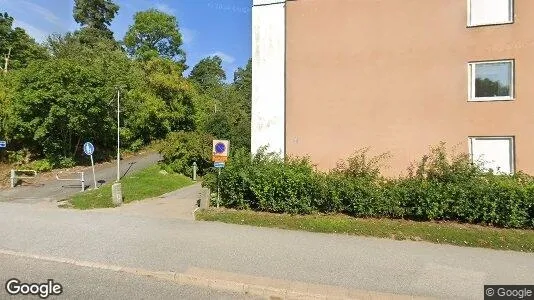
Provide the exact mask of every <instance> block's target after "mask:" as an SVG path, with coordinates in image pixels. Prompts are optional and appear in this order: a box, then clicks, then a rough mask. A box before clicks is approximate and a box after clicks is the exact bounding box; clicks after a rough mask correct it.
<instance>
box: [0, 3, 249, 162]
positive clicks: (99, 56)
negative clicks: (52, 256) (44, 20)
mask: <svg viewBox="0 0 534 300" xmlns="http://www.w3.org/2000/svg"><path fill="white" fill-rule="evenodd" d="M118 9H119V7H118V6H117V5H116V4H114V3H113V2H112V1H111V0H76V1H75V5H74V9H73V12H74V14H73V16H74V19H75V20H76V21H77V22H79V23H80V24H81V25H82V28H81V29H79V30H76V31H74V32H67V33H64V34H52V35H50V36H49V37H48V38H47V40H46V42H45V43H44V45H39V44H37V43H36V42H35V41H34V40H33V39H32V38H31V37H29V36H28V34H26V32H25V31H24V30H23V29H21V28H13V22H14V20H13V18H12V17H11V16H9V15H8V14H7V13H2V14H0V59H2V58H3V57H4V55H7V53H9V52H10V54H9V55H10V57H9V60H8V62H9V66H8V68H9V70H10V71H9V73H8V74H2V75H0V107H1V108H2V109H0V136H1V137H2V138H5V139H6V140H7V141H8V142H9V143H8V145H9V147H10V149H9V150H10V153H15V154H9V156H10V157H11V155H15V156H14V157H20V156H21V155H19V153H21V151H22V152H23V153H25V154H24V156H25V157H26V154H28V153H29V157H31V158H32V159H39V160H45V161H46V162H47V163H46V164H44V165H50V166H57V167H62V166H67V165H68V166H72V162H76V161H77V162H80V161H81V162H85V161H86V157H85V156H84V155H83V154H82V151H81V146H82V145H83V143H84V142H86V141H91V142H93V144H94V145H95V146H96V148H97V149H99V151H97V152H95V159H97V160H99V159H106V158H107V157H108V155H111V154H112V153H114V152H115V151H116V148H115V147H116V140H115V139H116V131H117V119H116V113H117V111H116V106H115V105H116V96H117V90H120V92H121V108H120V114H121V124H120V126H121V128H120V134H121V147H124V148H127V149H130V150H137V149H140V148H141V147H143V146H146V145H148V144H149V143H151V142H154V141H164V142H163V143H162V144H163V145H164V147H166V148H165V149H162V150H161V152H162V153H164V155H165V157H166V160H165V161H166V162H167V163H168V165H169V166H170V168H171V170H174V171H178V172H185V171H188V170H189V169H188V168H190V167H191V165H192V162H193V161H195V162H197V164H198V166H200V167H202V168H208V167H209V166H210V165H211V161H210V155H209V154H210V153H211V150H210V148H211V145H210V143H209V141H210V139H212V138H214V137H217V138H225V139H230V140H231V143H232V145H233V146H232V148H233V149H236V148H246V149H249V148H250V141H249V140H250V128H249V127H250V83H251V64H250V62H249V63H248V64H247V65H246V66H245V67H243V68H239V69H238V70H237V71H236V72H235V74H234V81H233V82H226V78H227V77H226V73H225V71H224V69H223V66H222V59H221V58H220V57H217V56H213V57H206V58H204V59H201V60H200V61H199V62H198V63H197V64H196V65H195V66H194V67H193V69H192V71H191V74H190V75H189V76H188V77H184V75H183V72H184V71H185V69H186V68H187V67H186V65H185V57H186V55H185V52H184V51H183V50H182V48H181V47H182V35H181V33H180V28H179V26H178V21H177V19H176V17H175V16H171V15H169V14H166V13H163V12H160V11H158V10H154V9H150V10H147V11H142V12H138V13H136V14H135V17H134V20H133V24H132V25H131V26H130V27H129V30H128V32H127V33H126V36H125V38H124V42H123V45H124V48H123V47H121V43H119V42H118V41H116V40H115V38H114V37H113V32H111V30H110V29H109V25H110V24H111V21H112V20H113V18H114V17H115V15H116V14H117V13H118ZM2 66H3V65H2ZM2 73H3V72H2ZM6 75H7V76H6ZM184 143H185V144H184ZM5 153H7V152H5V151H4V152H2V154H1V155H2V157H0V160H1V159H6V155H7V154H5ZM10 159H11V158H10ZM66 162H68V163H69V164H67V163H66Z"/></svg>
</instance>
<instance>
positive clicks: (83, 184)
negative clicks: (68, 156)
mask: <svg viewBox="0 0 534 300" xmlns="http://www.w3.org/2000/svg"><path fill="white" fill-rule="evenodd" d="M83 191H85V177H84V175H83V172H82V192H83Z"/></svg>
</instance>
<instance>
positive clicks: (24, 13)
mask: <svg viewBox="0 0 534 300" xmlns="http://www.w3.org/2000/svg"><path fill="white" fill-rule="evenodd" d="M73 3H74V0H0V11H7V12H8V13H9V14H10V15H11V16H13V17H14V18H15V26H18V27H22V28H24V29H25V30H26V31H27V32H28V34H30V35H31V36H32V37H33V38H35V39H36V40H37V41H38V42H42V41H44V40H45V39H46V37H47V36H48V35H49V34H51V33H64V32H67V31H73V30H76V29H77V28H78V24H76V22H74V20H73V18H72V6H73ZM115 3H117V4H118V5H119V6H120V10H119V14H118V15H117V16H116V17H115V20H114V21H113V23H112V25H111V29H112V30H113V32H114V33H115V38H116V39H118V40H122V38H123V37H124V34H125V33H126V31H127V30H128V26H129V25H131V24H132V23H133V15H134V14H135V12H137V11H141V10H146V9H148V8H157V9H159V10H162V11H164V12H167V13H170V14H172V15H175V16H176V18H177V19H178V24H179V27H180V31H181V32H182V35H183V39H184V46H183V48H184V50H185V51H186V53H187V64H188V65H189V66H190V67H193V66H194V65H195V64H196V63H197V62H198V61H199V60H200V59H202V58H204V57H206V56H210V55H215V54H217V55H219V56H221V58H222V59H223V67H224V69H225V71H226V75H227V78H228V79H229V80H232V79H233V73H234V71H235V69H237V67H240V66H244V65H245V64H246V63H247V61H248V59H249V58H250V56H251V51H252V50H251V30H252V29H251V6H252V0H152V1H151V0H129V1H128V0H115ZM190 69H191V68H190Z"/></svg>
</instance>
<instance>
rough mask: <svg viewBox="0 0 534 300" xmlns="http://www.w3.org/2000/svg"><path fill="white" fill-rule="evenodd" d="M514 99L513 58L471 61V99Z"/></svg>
mask: <svg viewBox="0 0 534 300" xmlns="http://www.w3.org/2000/svg"><path fill="white" fill-rule="evenodd" d="M513 99H514V62H513V60H503V61H488V62H474V63H469V100H470V101H494V100H513Z"/></svg>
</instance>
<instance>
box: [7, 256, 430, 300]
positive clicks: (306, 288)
mask: <svg viewBox="0 0 534 300" xmlns="http://www.w3.org/2000/svg"><path fill="white" fill-rule="evenodd" d="M0 254H4V255H10V256H15V257H22V258H31V259H38V260H43V261H50V262H58V263H65V264H70V265H75V266H80V267H86V268H93V269H102V270H109V271H113V272H123V273H128V274H134V275H138V276H147V277H152V278H156V279H160V280H166V281H171V282H175V283H178V284H182V285H192V286H197V287H203V288H210V289H215V290H220V291H228V292H233V293H240V294H245V295H252V296H262V297H268V298H271V299H430V298H422V297H415V296H408V295H397V294H390V293H378V292H370V291H363V290H353V289H347V288H342V287H338V286H329V285H320V284H310V283H304V282H297V281H286V280H279V279H272V278H266V277H256V276H249V275H242V274H236V273H229V272H223V271H216V270H208V269H198V268H190V269H188V270H187V271H186V272H184V273H178V272H172V271H171V272H166V271H153V270H147V269H142V268H131V267H122V266H117V265H111V264H105V263H98V262H90V261H82V260H75V259H69V258H61V257H53V256H44V255H36V254H30V253H25V252H18V251H12V250H5V249H0Z"/></svg>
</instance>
